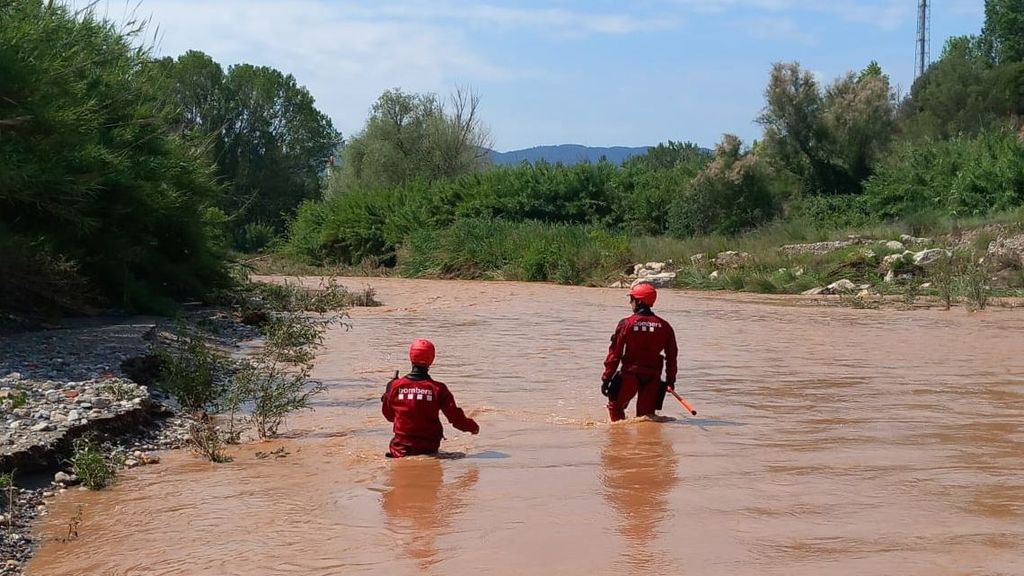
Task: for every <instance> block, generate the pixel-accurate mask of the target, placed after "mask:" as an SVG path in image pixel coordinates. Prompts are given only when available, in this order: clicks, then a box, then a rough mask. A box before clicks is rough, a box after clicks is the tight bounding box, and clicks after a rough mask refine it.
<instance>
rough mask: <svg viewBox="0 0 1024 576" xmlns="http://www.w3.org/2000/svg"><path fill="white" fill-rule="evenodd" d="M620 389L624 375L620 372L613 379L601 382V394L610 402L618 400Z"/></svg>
mask: <svg viewBox="0 0 1024 576" xmlns="http://www.w3.org/2000/svg"><path fill="white" fill-rule="evenodd" d="M620 388H622V374H619V373H618V372H616V373H615V375H613V376H612V377H611V379H609V380H602V381H601V394H602V395H604V396H605V397H606V398H608V399H609V400H611V399H614V398H618V396H619V389H620Z"/></svg>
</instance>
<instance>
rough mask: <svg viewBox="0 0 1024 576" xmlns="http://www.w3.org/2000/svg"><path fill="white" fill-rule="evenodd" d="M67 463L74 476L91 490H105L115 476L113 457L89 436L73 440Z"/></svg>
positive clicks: (115, 467)
mask: <svg viewBox="0 0 1024 576" xmlns="http://www.w3.org/2000/svg"><path fill="white" fill-rule="evenodd" d="M68 462H69V463H70V464H71V470H72V472H74V473H75V476H78V479H79V480H81V481H82V484H84V485H85V486H87V487H88V488H90V489H92V490H100V489H102V488H106V487H107V486H109V485H110V483H111V482H113V481H114V476H115V475H116V474H117V466H118V462H117V461H116V458H115V457H114V455H112V454H109V453H108V452H106V451H105V450H104V449H103V447H102V446H100V445H99V443H97V442H96V440H95V439H94V438H92V437H91V436H82V437H79V438H76V439H75V441H74V443H73V452H72V454H71V459H70V460H69V461H68Z"/></svg>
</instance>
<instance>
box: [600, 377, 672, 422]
mask: <svg viewBox="0 0 1024 576" xmlns="http://www.w3.org/2000/svg"><path fill="white" fill-rule="evenodd" d="M660 392H661V379H660V378H658V377H657V376H640V375H637V374H633V373H632V372H622V386H621V387H620V388H619V395H618V396H617V397H616V398H613V399H609V400H608V416H609V418H611V421H612V422H615V421H618V420H624V419H625V418H626V408H627V407H628V406H629V402H630V401H631V400H632V399H633V396H636V415H637V416H638V417H639V416H653V415H654V413H655V412H656V411H657V409H658V397H659V396H660Z"/></svg>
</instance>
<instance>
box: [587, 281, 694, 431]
mask: <svg viewBox="0 0 1024 576" xmlns="http://www.w3.org/2000/svg"><path fill="white" fill-rule="evenodd" d="M657 299H658V291H657V290H656V289H655V288H654V286H652V285H650V284H648V283H646V282H642V283H639V284H637V285H635V286H633V288H632V289H631V290H630V291H629V301H630V304H631V305H632V306H633V315H632V316H630V317H628V318H624V319H622V320H621V321H619V325H618V326H617V327H616V328H615V333H614V334H612V344H611V346H609V347H608V357H607V358H606V359H605V361H604V374H602V376H601V383H602V386H601V392H602V393H604V395H605V396H607V397H608V416H609V417H610V418H611V420H612V422H615V421H617V420H623V419H624V418H625V417H626V407H627V406H629V402H630V400H632V399H633V396H636V397H637V398H636V415H637V416H653V415H654V413H655V411H657V410H658V409H660V408H661V402H662V400H664V398H665V390H666V388H671V389H673V390H675V383H676V360H677V359H676V357H677V356H678V353H679V350H678V348H677V347H676V333H675V331H673V330H672V326H671V325H669V323H668V322H666V321H665V320H664V319H663V318H659V317H658V316H656V315H655V314H654V312H652V311H651V307H652V306H654V301H655V300H657ZM620 362H621V364H622V369H621V371H620V372H619V373H618V374H616V372H615V371H616V369H618V368H619V364H620ZM663 367H664V369H665V380H664V385H663V383H662V380H661V370H662V368H663Z"/></svg>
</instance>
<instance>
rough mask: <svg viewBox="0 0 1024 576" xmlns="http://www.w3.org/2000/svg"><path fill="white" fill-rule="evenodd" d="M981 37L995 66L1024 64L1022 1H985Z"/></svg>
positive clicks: (1023, 14) (1023, 4) (1023, 10)
mask: <svg viewBox="0 0 1024 576" xmlns="http://www.w3.org/2000/svg"><path fill="white" fill-rule="evenodd" d="M982 37H983V38H984V40H985V42H986V43H987V45H988V46H990V47H991V55H992V58H993V61H994V62H995V63H996V64H1012V63H1015V62H1024V0H985V27H984V29H983V30H982Z"/></svg>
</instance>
